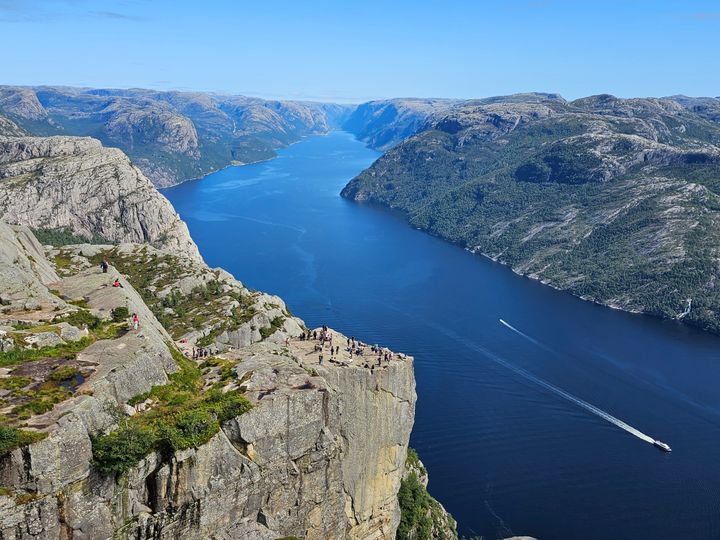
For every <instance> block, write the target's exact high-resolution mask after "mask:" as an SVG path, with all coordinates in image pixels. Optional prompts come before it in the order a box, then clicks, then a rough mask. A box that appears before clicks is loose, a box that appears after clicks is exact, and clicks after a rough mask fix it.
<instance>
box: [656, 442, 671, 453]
mask: <svg viewBox="0 0 720 540" xmlns="http://www.w3.org/2000/svg"><path fill="white" fill-rule="evenodd" d="M653 444H654V445H655V446H657V447H658V448H659V449H660V450H662V451H664V452H672V448H670V445H669V444H667V443H664V442H662V441H654V442H653Z"/></svg>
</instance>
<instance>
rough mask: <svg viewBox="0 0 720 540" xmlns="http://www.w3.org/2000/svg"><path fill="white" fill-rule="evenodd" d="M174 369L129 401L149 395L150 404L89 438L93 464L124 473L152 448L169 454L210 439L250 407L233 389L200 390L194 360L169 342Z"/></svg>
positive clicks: (200, 385) (108, 470) (133, 401)
mask: <svg viewBox="0 0 720 540" xmlns="http://www.w3.org/2000/svg"><path fill="white" fill-rule="evenodd" d="M168 346H169V347H170V350H171V352H172V353H173V357H174V358H175V361H176V362H177V365H178V371H177V372H176V373H173V374H171V375H170V376H169V379H170V382H169V383H168V384H166V385H163V386H155V387H153V389H152V390H150V391H149V392H147V393H146V394H142V395H140V396H136V397H134V398H133V399H132V400H130V402H129V403H130V404H138V403H141V402H143V401H145V400H147V399H151V400H152V401H153V406H152V407H151V408H150V409H148V410H145V411H143V412H140V413H137V414H135V415H134V416H132V417H130V418H125V419H123V420H122V421H121V422H120V427H119V428H118V429H116V430H115V431H113V432H111V433H109V434H107V435H101V436H98V437H95V438H94V439H93V457H94V463H95V465H96V466H97V467H98V468H99V469H100V470H101V471H103V472H106V473H113V474H122V473H124V472H126V471H127V470H128V469H130V468H131V467H133V466H134V465H136V464H137V463H138V462H139V461H140V460H141V459H142V458H144V457H145V456H147V455H148V454H149V453H151V452H155V451H157V452H160V453H161V454H162V455H163V456H164V457H166V458H167V457H169V456H170V455H172V454H173V453H174V452H176V451H178V450H184V449H186V448H195V447H198V446H200V445H202V444H205V443H206V442H207V441H209V440H210V439H211V438H212V437H213V436H214V435H215V434H216V433H217V432H218V431H219V430H220V424H221V423H222V422H225V421H227V420H230V419H232V418H234V417H236V416H239V415H241V414H243V413H245V412H247V411H249V410H250V408H251V404H250V402H249V401H248V400H247V399H246V398H245V397H244V396H242V395H241V394H240V393H238V392H237V391H229V392H225V393H223V392H222V390H220V389H219V388H210V389H209V390H205V391H203V386H204V380H203V378H202V374H201V372H200V369H199V368H198V366H197V365H196V364H195V362H193V361H191V360H188V359H187V358H185V357H184V356H183V355H182V354H181V353H180V352H179V351H177V350H176V349H174V348H173V347H172V346H171V345H168Z"/></svg>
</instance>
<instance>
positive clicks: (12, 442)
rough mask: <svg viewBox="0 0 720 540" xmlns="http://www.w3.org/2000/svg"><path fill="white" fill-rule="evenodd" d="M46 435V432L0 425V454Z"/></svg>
mask: <svg viewBox="0 0 720 540" xmlns="http://www.w3.org/2000/svg"><path fill="white" fill-rule="evenodd" d="M46 436H47V434H46V433H38V432H36V431H27V430H24V429H17V428H13V427H7V426H0V456H3V455H5V454H7V453H8V452H10V451H11V450H14V449H16V448H20V447H22V446H25V445H28V444H31V443H34V442H37V441H40V440H42V439H44V438H45V437H46Z"/></svg>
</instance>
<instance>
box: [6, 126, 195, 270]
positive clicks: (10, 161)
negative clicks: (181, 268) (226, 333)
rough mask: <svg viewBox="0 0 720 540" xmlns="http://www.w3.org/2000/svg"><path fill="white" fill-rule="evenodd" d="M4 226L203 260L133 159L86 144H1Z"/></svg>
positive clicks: (42, 140)
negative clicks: (51, 231) (61, 231)
mask: <svg viewBox="0 0 720 540" xmlns="http://www.w3.org/2000/svg"><path fill="white" fill-rule="evenodd" d="M0 219H3V220H4V221H6V222H7V223H11V224H17V225H27V226H29V227H32V228H34V229H67V230H70V231H72V232H74V233H75V234H77V235H81V236H84V237H86V238H88V239H93V238H99V239H100V240H101V241H106V242H147V243H149V244H152V245H154V246H157V247H160V248H164V249H170V250H174V251H178V252H181V253H184V254H186V255H188V256H190V257H193V258H196V259H198V258H199V257H200V255H199V253H198V250H197V246H195V243H194V242H193V241H192V239H191V238H190V235H189V233H188V230H187V226H186V225H185V223H183V222H182V220H181V219H180V217H179V216H178V215H177V213H176V212H175V210H174V209H173V207H172V205H171V204H170V203H169V202H168V201H167V199H165V198H164V197H163V196H162V195H160V193H158V192H157V190H156V189H155V188H154V187H153V185H152V184H151V183H150V181H149V180H148V179H147V178H146V177H145V176H144V175H143V174H142V172H140V170H139V169H138V168H137V167H135V166H134V165H133V164H132V163H131V162H130V160H129V159H128V157H127V156H126V155H124V154H123V153H122V152H121V151H120V150H118V149H115V148H105V147H103V146H102V145H101V143H100V141H98V140H96V139H91V138H80V137H0Z"/></svg>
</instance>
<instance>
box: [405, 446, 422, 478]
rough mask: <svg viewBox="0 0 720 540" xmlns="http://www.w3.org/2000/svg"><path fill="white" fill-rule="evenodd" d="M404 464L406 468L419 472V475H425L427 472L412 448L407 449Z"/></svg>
mask: <svg viewBox="0 0 720 540" xmlns="http://www.w3.org/2000/svg"><path fill="white" fill-rule="evenodd" d="M405 463H406V465H407V467H408V468H410V469H413V470H416V471H419V472H420V474H421V475H427V470H426V469H425V467H424V466H423V464H422V462H421V461H420V457H419V456H418V454H417V452H416V451H415V449H414V448H408V451H407V458H406V459H405Z"/></svg>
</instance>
